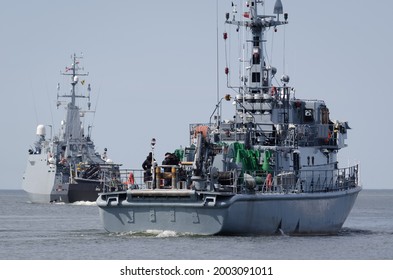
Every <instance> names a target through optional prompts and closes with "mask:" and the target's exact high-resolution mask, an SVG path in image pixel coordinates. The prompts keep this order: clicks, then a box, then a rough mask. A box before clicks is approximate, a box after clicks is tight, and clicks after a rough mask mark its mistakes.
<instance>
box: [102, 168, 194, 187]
mask: <svg viewBox="0 0 393 280" xmlns="http://www.w3.org/2000/svg"><path fill="white" fill-rule="evenodd" d="M191 168H192V162H181V163H180V164H179V165H159V166H155V168H154V176H153V173H152V172H151V171H150V170H147V171H146V170H143V169H120V170H119V176H116V177H114V176H113V177H112V178H110V176H106V178H109V179H108V180H106V182H105V187H104V192H109V191H124V190H127V189H186V188H187V185H189V183H187V173H188V172H189V170H190V169H191Z"/></svg>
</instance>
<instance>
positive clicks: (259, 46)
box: [226, 0, 288, 94]
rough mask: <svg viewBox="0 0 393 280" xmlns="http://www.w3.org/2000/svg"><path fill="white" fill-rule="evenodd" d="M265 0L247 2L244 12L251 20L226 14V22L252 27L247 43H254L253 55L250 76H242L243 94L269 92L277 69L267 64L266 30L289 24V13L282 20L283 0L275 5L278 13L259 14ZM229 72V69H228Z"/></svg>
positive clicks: (278, 0)
mask: <svg viewBox="0 0 393 280" xmlns="http://www.w3.org/2000/svg"><path fill="white" fill-rule="evenodd" d="M263 3H264V1H261V0H253V1H248V2H247V4H246V5H247V8H248V11H247V12H244V13H243V17H244V18H246V19H249V20H240V21H239V20H235V17H233V19H232V20H229V14H227V15H226V23H227V24H232V25H236V26H237V27H240V26H242V27H245V28H250V30H251V33H252V39H251V40H248V41H247V43H250V44H252V48H251V49H252V56H251V58H250V60H249V65H248V66H247V67H246V70H247V71H248V77H247V78H246V77H241V78H242V80H243V83H242V85H241V86H240V87H239V90H240V91H243V94H247V93H250V94H255V93H268V92H269V90H270V88H271V79H272V77H273V76H274V74H275V72H276V69H275V68H273V67H271V66H270V65H268V64H267V61H266V60H265V56H264V43H265V42H266V40H265V38H264V36H265V31H266V30H267V29H270V28H274V29H275V30H276V27H277V26H279V25H283V24H287V23H288V21H287V19H288V15H287V14H284V21H280V19H279V15H280V14H283V6H282V3H281V0H277V1H276V3H275V5H274V13H275V14H276V15H259V14H258V4H260V5H263ZM226 73H227V74H228V70H226Z"/></svg>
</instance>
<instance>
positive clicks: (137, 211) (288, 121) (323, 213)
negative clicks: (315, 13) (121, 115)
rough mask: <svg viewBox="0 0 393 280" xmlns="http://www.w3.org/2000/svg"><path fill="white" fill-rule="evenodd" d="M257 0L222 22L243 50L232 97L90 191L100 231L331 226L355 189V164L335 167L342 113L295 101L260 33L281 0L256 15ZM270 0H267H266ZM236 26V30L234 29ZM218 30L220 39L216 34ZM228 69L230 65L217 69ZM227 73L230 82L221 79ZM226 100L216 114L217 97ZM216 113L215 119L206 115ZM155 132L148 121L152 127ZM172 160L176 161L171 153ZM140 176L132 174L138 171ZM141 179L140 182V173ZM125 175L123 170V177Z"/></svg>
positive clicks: (309, 230) (340, 220) (276, 16)
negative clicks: (172, 145)
mask: <svg viewBox="0 0 393 280" xmlns="http://www.w3.org/2000/svg"><path fill="white" fill-rule="evenodd" d="M264 4H265V3H264V1H256V0H251V1H248V2H246V3H245V12H244V13H242V14H241V15H240V16H241V19H237V17H238V16H239V15H238V14H237V9H236V5H235V4H233V3H232V9H233V11H232V14H231V13H226V15H225V23H226V25H225V26H229V27H230V28H235V29H236V31H239V29H240V28H242V30H245V31H244V34H246V35H241V36H238V37H239V38H240V39H241V41H242V42H241V44H242V46H244V50H243V51H242V52H243V53H244V54H245V56H246V55H247V54H248V55H247V57H244V58H242V59H239V64H241V66H239V68H241V69H242V71H241V74H240V75H239V82H238V85H236V86H233V85H231V83H229V82H228V83H227V84H228V88H230V89H231V90H233V91H234V92H235V94H234V96H231V95H225V96H224V97H222V98H221V99H220V98H218V100H217V104H216V109H215V110H214V111H213V114H212V115H211V116H210V120H209V122H205V123H195V124H191V125H190V129H189V133H190V134H189V135H190V143H189V144H188V145H187V146H186V147H184V148H179V149H176V150H175V151H173V153H169V155H168V157H169V156H172V157H173V158H175V160H174V161H173V160H172V161H166V162H163V165H158V164H156V163H155V162H154V147H155V144H156V140H155V139H152V142H151V156H150V158H151V159H153V160H152V161H153V162H150V164H149V165H147V167H146V170H145V176H138V180H136V179H135V178H134V177H135V176H134V175H133V174H134V173H133V172H140V170H134V171H130V173H129V177H130V178H131V179H132V180H128V184H123V188H122V187H121V186H119V188H118V189H117V190H116V191H111V190H109V189H106V188H104V191H103V193H101V194H100V195H99V197H98V199H97V205H98V207H99V212H100V218H101V221H102V224H103V227H104V228H105V230H106V231H108V232H118V233H124V232H145V231H148V230H161V231H166V230H168V231H175V232H177V233H184V234H197V235H254V234H259V235H274V234H289V235H297V234H299V235H319V234H337V233H338V232H339V231H340V229H341V228H342V226H343V224H344V222H345V220H346V218H347V217H348V215H349V213H350V211H351V209H352V207H353V205H354V203H355V201H356V198H357V195H358V193H359V192H360V191H361V189H362V187H361V184H360V179H359V166H358V164H356V165H353V166H348V167H339V162H338V157H337V156H338V152H339V151H340V149H342V148H344V147H346V146H347V144H346V143H345V140H346V138H347V133H348V130H349V129H350V127H349V125H348V123H347V122H346V121H338V120H332V119H331V118H330V114H329V108H328V107H327V105H326V104H325V102H324V101H323V100H314V99H299V98H296V97H295V89H294V88H293V87H292V86H290V85H289V76H288V75H286V74H285V73H284V74H283V75H282V77H281V79H277V78H276V74H277V69H276V68H275V67H273V66H272V65H270V63H269V59H268V57H267V55H266V53H267V52H266V48H267V47H266V38H267V33H268V32H270V31H271V32H276V31H277V28H278V27H279V26H281V25H285V24H287V23H288V14H287V13H284V11H283V5H282V2H281V1H280V0H277V1H276V2H275V4H274V10H273V15H265V14H263V15H261V14H259V13H258V7H260V8H264V7H262V6H263V5H264ZM272 6H273V5H272ZM235 34H236V33H235ZM223 38H224V40H225V41H226V40H227V39H228V33H227V32H224V34H223ZM225 74H226V76H227V77H228V76H229V74H230V69H229V67H228V66H227V67H226V68H225ZM227 80H229V79H228V78H227ZM226 101H230V102H232V103H233V105H234V108H235V112H234V117H233V118H232V119H230V120H222V112H221V111H222V110H221V105H222V102H226ZM213 116H214V117H213ZM152 130H153V129H152ZM176 158H177V159H176ZM138 174H139V173H138ZM142 178H144V180H142ZM123 181H125V178H124V179H123Z"/></svg>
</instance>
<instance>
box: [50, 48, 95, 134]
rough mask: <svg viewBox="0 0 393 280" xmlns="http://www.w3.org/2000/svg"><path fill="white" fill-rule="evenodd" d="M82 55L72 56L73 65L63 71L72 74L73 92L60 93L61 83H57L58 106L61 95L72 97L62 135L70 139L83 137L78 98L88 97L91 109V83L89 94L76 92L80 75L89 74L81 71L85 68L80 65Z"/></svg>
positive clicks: (66, 74) (88, 88)
mask: <svg viewBox="0 0 393 280" xmlns="http://www.w3.org/2000/svg"><path fill="white" fill-rule="evenodd" d="M82 58H83V57H82V56H79V57H78V56H77V55H76V54H75V53H74V54H73V56H72V64H71V67H66V68H65V72H61V74H62V75H65V76H71V86H72V87H71V93H70V94H63V95H59V91H60V85H59V84H58V85H57V90H58V93H57V99H58V102H57V106H59V105H60V102H59V97H64V98H70V99H71V101H70V102H69V103H68V104H67V116H66V121H65V124H64V127H62V129H63V133H62V136H63V137H64V139H63V140H65V141H68V140H71V139H81V138H82V136H83V135H82V134H83V132H82V129H81V123H80V108H79V107H78V106H77V105H76V98H87V99H88V109H89V110H90V106H91V103H90V91H91V87H90V84H89V85H88V87H87V90H88V94H87V96H86V95H81V94H77V93H76V85H77V84H78V82H79V77H80V76H88V75H89V73H80V72H79V71H80V70H82V71H83V70H84V69H83V68H82V67H80V65H79V59H82ZM80 83H81V84H82V85H83V84H84V81H81V82H80Z"/></svg>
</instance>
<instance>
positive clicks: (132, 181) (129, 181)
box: [127, 172, 135, 185]
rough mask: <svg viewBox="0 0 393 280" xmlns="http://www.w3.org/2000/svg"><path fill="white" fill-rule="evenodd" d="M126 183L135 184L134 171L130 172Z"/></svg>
mask: <svg viewBox="0 0 393 280" xmlns="http://www.w3.org/2000/svg"><path fill="white" fill-rule="evenodd" d="M127 184H128V185H135V178H134V173H132V172H130V174H129V175H128V181H127Z"/></svg>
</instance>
